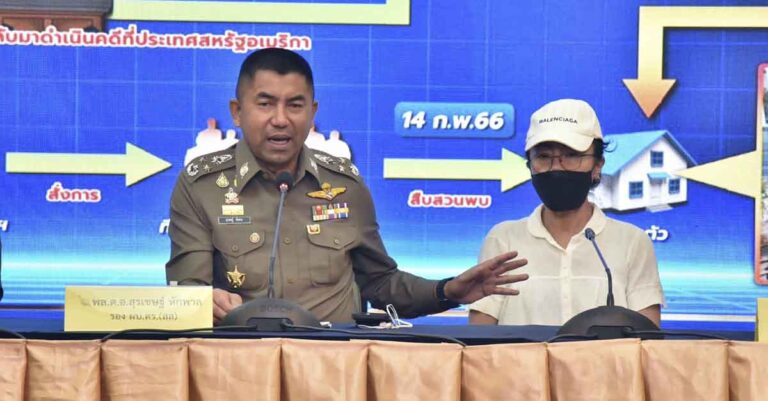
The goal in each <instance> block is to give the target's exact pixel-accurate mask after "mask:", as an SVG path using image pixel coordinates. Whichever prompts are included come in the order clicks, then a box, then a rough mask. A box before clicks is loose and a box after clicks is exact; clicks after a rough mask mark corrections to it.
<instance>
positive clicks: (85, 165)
mask: <svg viewBox="0 0 768 401" xmlns="http://www.w3.org/2000/svg"><path fill="white" fill-rule="evenodd" d="M168 167H171V163H168V162H167V161H165V160H163V159H161V158H159V157H156V156H154V155H152V154H150V153H148V152H146V151H145V150H143V149H141V148H139V147H137V146H134V145H131V144H130V143H126V144H125V154H124V155H119V154H117V155H109V154H106V155H105V154H77V153H24V152H9V153H6V154H5V171H6V172H8V173H28V174H116V175H122V174H124V175H125V186H126V187H129V186H131V185H133V184H135V183H137V182H139V181H141V180H143V179H145V178H147V177H150V176H152V175H155V174H157V173H159V172H161V171H163V170H165V169H167V168H168Z"/></svg>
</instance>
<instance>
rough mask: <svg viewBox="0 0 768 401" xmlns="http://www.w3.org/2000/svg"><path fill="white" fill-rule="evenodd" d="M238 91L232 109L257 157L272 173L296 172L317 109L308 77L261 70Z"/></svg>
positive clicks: (237, 123)
mask: <svg viewBox="0 0 768 401" xmlns="http://www.w3.org/2000/svg"><path fill="white" fill-rule="evenodd" d="M238 93H239V99H237V100H232V101H231V102H230V104H229V109H230V112H231V113H232V118H233V119H234V121H235V125H237V126H238V127H240V128H241V129H242V130H243V137H244V138H245V142H246V143H247V144H248V147H249V148H250V149H251V152H253V155H254V157H255V158H256V160H258V161H259V164H260V165H261V167H262V168H264V169H266V170H268V171H269V172H271V173H272V174H277V173H278V172H281V171H288V172H290V173H292V174H294V173H295V172H296V166H297V164H298V159H299V152H300V151H301V147H302V146H303V145H304V140H305V139H307V134H309V129H310V127H311V126H312V122H313V121H314V118H315V112H316V111H317V102H315V101H314V96H313V94H312V90H311V89H310V87H309V85H308V84H307V80H306V78H305V77H304V76H303V75H300V74H297V73H288V74H285V75H280V74H278V73H277V72H275V71H268V70H261V71H257V72H256V74H255V75H254V76H253V78H252V79H251V80H250V81H245V82H244V84H243V87H241V88H240V90H239V91H238Z"/></svg>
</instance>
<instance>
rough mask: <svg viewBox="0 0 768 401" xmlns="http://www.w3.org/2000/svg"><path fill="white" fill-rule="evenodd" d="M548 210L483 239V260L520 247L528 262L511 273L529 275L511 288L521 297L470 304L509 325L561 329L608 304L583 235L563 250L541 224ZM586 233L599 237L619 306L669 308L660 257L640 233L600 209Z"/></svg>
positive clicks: (497, 297)
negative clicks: (581, 316)
mask: <svg viewBox="0 0 768 401" xmlns="http://www.w3.org/2000/svg"><path fill="white" fill-rule="evenodd" d="M542 210H543V206H541V205H540V206H539V207H537V208H536V210H534V211H533V213H532V214H531V215H530V216H529V217H528V218H526V219H522V220H515V221H505V222H502V223H499V224H497V225H496V226H494V227H493V228H492V229H491V231H490V232H489V233H488V235H487V236H486V238H485V241H484V242H483V248H482V250H481V251H480V258H479V259H480V261H484V260H487V259H490V258H492V257H494V256H496V255H499V254H501V253H503V252H508V251H513V250H516V251H518V253H519V256H518V257H519V258H525V259H528V264H527V265H525V266H523V267H521V268H519V269H517V270H513V271H512V272H511V273H510V274H518V273H528V275H529V276H530V278H529V279H528V280H526V281H523V282H520V283H515V284H511V285H510V287H512V288H517V289H519V290H520V294H519V295H517V296H504V295H491V296H488V297H485V298H483V299H481V300H479V301H477V302H475V303H473V304H472V305H470V309H471V310H476V311H479V312H482V313H485V314H487V315H490V316H493V317H494V318H496V319H497V320H498V321H499V324H506V325H526V324H541V325H557V326H559V325H562V324H563V323H565V322H566V321H568V319H570V318H571V317H573V316H574V315H576V314H578V313H580V312H583V311H585V310H587V309H591V308H595V307H598V306H602V305H605V303H606V296H607V294H608V278H607V276H606V274H605V270H604V269H603V266H602V263H600V258H599V257H598V256H597V253H596V251H595V248H594V246H593V245H592V243H591V242H590V241H589V240H587V239H586V237H585V236H584V230H582V231H581V232H579V233H578V234H576V235H575V236H573V237H572V238H571V240H570V242H569V243H568V246H567V247H566V248H565V249H563V248H562V247H561V246H560V245H559V244H558V243H557V242H556V241H555V239H554V238H553V237H552V235H551V234H550V233H549V231H547V229H546V228H545V227H544V224H543V223H542V221H541V212H542ZM593 210H594V211H593V213H592V217H591V218H590V220H589V222H588V223H587V225H586V227H584V229H586V228H591V229H592V230H593V231H594V232H595V240H596V241H597V244H598V246H599V247H600V251H601V252H602V253H603V257H604V258H605V261H606V263H607V264H608V267H610V269H611V273H612V275H613V294H614V300H615V304H616V305H617V306H623V307H626V308H629V309H633V310H641V309H644V308H646V307H648V306H651V305H657V304H658V305H663V304H664V294H663V292H662V288H661V282H660V280H659V271H658V267H657V265H656V255H655V253H654V251H653V245H652V243H651V240H650V239H649V238H648V236H647V235H646V234H645V232H643V231H642V230H640V229H639V228H637V227H635V226H633V225H631V224H628V223H624V222H620V221H618V220H614V219H611V218H607V217H605V214H603V212H602V210H600V209H599V208H598V207H594V209H593Z"/></svg>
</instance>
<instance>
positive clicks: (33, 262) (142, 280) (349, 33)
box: [0, 0, 768, 316]
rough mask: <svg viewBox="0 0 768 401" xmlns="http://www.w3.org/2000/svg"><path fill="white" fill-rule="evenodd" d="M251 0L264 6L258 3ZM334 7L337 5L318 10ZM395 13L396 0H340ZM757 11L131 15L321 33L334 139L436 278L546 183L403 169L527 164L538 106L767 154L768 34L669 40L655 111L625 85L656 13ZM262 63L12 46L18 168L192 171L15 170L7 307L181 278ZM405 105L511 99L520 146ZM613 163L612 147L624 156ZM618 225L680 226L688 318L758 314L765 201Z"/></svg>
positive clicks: (323, 124)
mask: <svg viewBox="0 0 768 401" xmlns="http://www.w3.org/2000/svg"><path fill="white" fill-rule="evenodd" d="M244 1H245V0H244ZM315 2H319V1H315ZM324 2H333V3H379V4H382V3H384V0H371V1H365V0H360V1H354V0H334V1H331V0H324ZM645 5H648V6H653V5H664V6H676V5H686V6H701V5H714V6H741V5H764V2H757V1H736V0H733V1H726V0H721V1H662V0H657V1H640V0H634V1H612V0H587V1H579V2H573V1H565V0H523V1H506V0H480V1H462V0H413V1H412V2H411V9H410V15H411V21H410V24H409V25H407V26H368V25H333V24H328V25H311V24H277V23H275V24H245V23H231V24H229V23H207V22H164V21H111V20H107V24H106V26H107V29H112V28H118V27H120V28H126V27H127V26H128V25H129V24H135V25H136V26H137V29H138V30H139V31H141V30H148V31H150V32H153V33H174V34H175V33H181V34H189V33H213V34H223V33H224V32H225V31H227V30H232V31H235V32H237V33H239V34H250V35H273V34H275V33H278V32H288V33H291V34H292V35H305V36H308V37H310V38H311V39H312V49H311V50H309V51H303V52H301V54H302V55H303V56H304V57H306V58H307V60H308V61H310V63H311V64H312V66H313V68H314V72H315V84H316V96H317V99H318V101H319V105H320V106H319V112H318V115H317V119H316V124H317V126H318V127H319V129H320V130H321V132H323V133H325V134H327V133H328V132H330V131H331V130H339V131H340V132H341V134H342V138H343V139H344V140H345V141H346V142H347V143H348V144H349V145H350V148H351V150H352V154H353V160H354V162H355V163H356V164H357V165H358V167H359V168H360V171H361V174H362V175H363V177H364V179H365V180H366V182H367V184H368V185H369V187H370V189H371V192H372V194H373V197H374V199H375V202H376V206H377V214H378V216H379V223H380V225H381V233H382V236H383V238H384V240H385V242H386V245H387V247H388V249H389V251H390V253H391V254H392V256H393V257H394V258H395V259H396V260H397V261H398V262H399V265H400V267H401V268H402V269H404V270H408V271H411V272H414V273H416V274H421V275H424V276H427V277H432V278H441V277H446V276H450V275H454V274H457V273H459V272H461V271H462V270H464V269H465V268H467V267H469V266H471V265H472V264H474V263H475V262H476V260H475V259H476V258H477V254H478V251H479V248H480V244H481V243H482V240H483V237H484V236H485V234H486V233H487V231H488V230H489V229H490V228H491V227H492V226H493V225H495V224H496V223H498V222H500V221H503V220H510V219H519V218H524V217H526V216H528V215H529V214H530V213H531V211H532V210H533V209H534V208H535V207H536V206H537V205H538V203H539V201H538V198H537V196H536V194H535V191H534V190H533V187H532V186H531V184H530V183H525V184H523V185H520V186H519V187H516V188H514V189H511V190H509V191H506V192H502V191H501V190H500V188H499V187H500V185H499V182H498V181H460V180H456V181H437V180H407V179H402V180H394V179H385V178H384V177H383V160H384V159H385V158H424V159H430V158H448V159H452V158H453V159H481V160H497V159H499V158H500V156H501V151H502V149H508V150H510V151H512V152H515V153H517V154H523V153H524V151H523V148H524V142H525V133H526V131H527V128H528V122H529V117H530V115H531V113H532V112H533V111H534V110H536V109H537V108H539V107H540V106H541V105H543V104H544V103H546V102H548V101H551V100H554V99H556V98H560V97H574V98H581V99H585V100H587V101H589V102H590V103H591V104H592V105H593V106H594V108H595V109H596V111H597V113H598V115H599V116H600V120H601V125H602V128H603V131H604V133H606V134H620V133H627V132H638V131H648V130H668V131H669V132H671V133H672V135H674V137H675V139H676V140H677V141H678V142H680V144H681V145H682V146H683V147H684V148H685V150H686V151H687V152H688V153H690V154H691V155H692V156H693V158H694V159H695V160H696V161H697V162H698V163H706V162H711V161H716V160H720V159H723V158H726V157H729V156H734V155H737V154H741V153H744V152H749V151H752V150H754V149H755V146H756V143H757V138H756V135H755V132H756V118H755V110H756V108H757V103H756V99H757V92H758V90H759V89H758V88H757V80H756V77H757V74H758V73H757V66H758V65H759V64H760V63H762V62H765V61H767V60H768V46H766V45H768V30H763V29H699V28H685V29H669V30H667V32H666V39H665V49H664V50H665V51H664V65H663V67H664V76H665V77H667V78H673V79H677V80H678V82H677V84H676V85H675V88H674V89H673V90H672V91H671V93H670V94H669V96H668V97H667V98H666V99H665V101H664V103H663V104H662V105H661V107H660V108H659V110H658V112H657V113H656V114H655V115H654V116H653V117H652V118H646V117H645V116H644V115H643V113H642V111H641V110H640V108H639V107H638V106H637V103H636V102H635V100H634V99H633V97H632V96H631V94H630V93H629V92H628V91H627V89H626V88H625V87H624V85H623V83H622V80H623V79H626V78H635V77H636V76H637V40H638V28H637V19H638V15H639V11H638V10H639V7H640V6H645ZM243 58H244V55H243V54H238V53H235V52H233V51H231V50H225V49H221V50H219V49H170V48H156V49H139V48H96V47H56V46H53V47H43V46H11V45H0V60H2V62H0V139H2V141H0V163H2V164H3V165H4V164H5V163H4V162H5V158H6V154H7V153H8V152H46V153H75V154H80V153H83V154H91V153H100V154H106V153H109V154H118V153H122V152H124V151H125V144H126V143H132V144H134V145H136V146H139V147H141V148H143V149H145V150H147V151H148V152H150V153H152V154H154V155H156V156H157V157H160V158H162V159H164V160H167V161H168V162H170V163H172V167H171V168H170V169H168V170H166V171H163V172H161V173H159V174H156V175H154V176H151V177H149V178H148V179H146V180H144V181H142V182H140V183H138V184H136V185H134V186H131V187H125V183H124V177H122V176H101V175H88V174H82V175H60V174H9V173H7V172H5V171H2V172H0V193H2V194H3V200H2V202H1V203H0V220H8V221H9V222H10V223H9V226H8V231H6V232H2V233H0V235H2V239H3V250H4V255H3V261H4V262H5V266H3V267H4V268H3V277H2V278H3V282H4V284H5V287H6V297H5V299H4V300H3V301H2V303H0V306H5V307H15V306H30V307H58V306H60V305H61V303H62V300H63V288H64V286H66V285H71V284H136V285H159V284H163V283H164V269H163V266H164V263H165V262H166V260H167V258H168V255H169V241H168V237H167V235H165V234H164V233H162V232H160V231H159V230H160V227H161V224H162V221H163V220H164V219H166V218H167V217H168V202H169V198H170V193H171V189H172V187H173V185H174V182H175V180H176V178H177V175H178V173H179V172H180V171H181V169H182V163H183V159H184V154H185V152H186V150H187V149H188V148H190V147H192V146H194V144H195V138H196V135H197V133H198V132H199V131H201V130H203V129H205V128H206V121H207V119H208V118H215V119H216V120H217V122H218V125H219V127H220V128H221V129H222V130H227V129H230V128H234V127H233V123H232V119H231V117H230V115H229V109H228V102H229V100H230V99H231V98H232V97H233V95H234V91H235V81H236V78H237V74H238V71H239V66H240V62H241V61H242V60H243ZM400 102H464V103H506V104H510V105H512V106H513V107H514V132H515V135H514V136H512V137H511V138H413V137H409V138H404V137H402V136H400V135H398V133H397V130H396V126H395V123H394V122H393V121H396V119H395V118H394V117H395V106H396V105H397V104H398V103H400ZM606 157H607V158H610V157H611V154H610V153H608V154H607V155H606ZM55 182H60V183H61V184H62V185H63V186H64V187H65V188H68V189H99V190H100V191H101V196H102V200H101V202H99V203H96V204H85V203H49V202H46V200H45V193H46V191H47V190H48V189H49V188H51V186H52V185H53V184H54V183H55ZM414 190H422V191H424V193H425V194H438V193H446V194H482V195H489V196H491V198H492V205H491V206H490V207H489V208H487V209H436V208H411V207H409V206H408V204H407V202H408V195H409V194H410V193H411V191H414ZM609 215H611V216H612V217H615V218H617V219H620V220H624V221H627V222H630V223H632V224H635V225H637V226H638V227H640V228H642V229H648V228H650V227H651V226H652V225H656V226H659V227H662V228H664V229H666V230H668V231H669V232H670V237H669V239H668V240H666V241H663V242H656V243H655V250H656V254H657V256H658V259H659V269H660V273H661V277H662V282H663V285H664V289H665V293H666V295H667V301H668V303H667V305H666V308H665V309H664V312H665V313H668V314H693V315H737V316H738V315H752V314H754V310H755V298H757V297H768V288H766V287H762V286H758V285H756V284H755V283H754V281H753V272H754V268H755V266H754V256H755V249H754V238H755V235H756V233H755V230H754V221H755V216H754V201H753V200H752V199H749V198H746V197H743V196H741V195H737V194H734V193H730V192H727V191H724V190H721V189H717V188H714V187H711V186H708V185H704V184H699V183H696V182H689V183H688V200H687V202H685V203H683V204H679V205H675V206H674V207H673V208H672V209H671V210H669V211H665V212H660V213H651V212H648V211H645V210H634V211H630V212H623V213H615V212H612V211H609Z"/></svg>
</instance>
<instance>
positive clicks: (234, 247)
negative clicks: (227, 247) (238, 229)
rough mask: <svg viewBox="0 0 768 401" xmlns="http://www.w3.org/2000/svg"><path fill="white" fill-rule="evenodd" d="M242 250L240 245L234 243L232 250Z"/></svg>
mask: <svg viewBox="0 0 768 401" xmlns="http://www.w3.org/2000/svg"><path fill="white" fill-rule="evenodd" d="M239 250H240V247H239V246H237V245H232V252H237V251H239Z"/></svg>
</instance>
